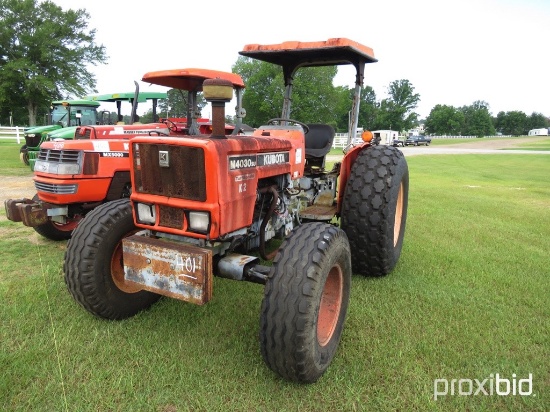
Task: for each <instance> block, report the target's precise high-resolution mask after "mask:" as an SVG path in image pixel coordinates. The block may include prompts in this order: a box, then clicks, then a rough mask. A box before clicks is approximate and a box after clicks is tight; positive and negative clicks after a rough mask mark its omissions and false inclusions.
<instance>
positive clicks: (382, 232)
mask: <svg viewBox="0 0 550 412" xmlns="http://www.w3.org/2000/svg"><path fill="white" fill-rule="evenodd" d="M240 54H241V55H244V56H248V57H251V58H255V59H259V60H263V61H267V62H270V63H274V64H278V65H280V66H281V67H282V70H283V73H284V80H285V86H286V90H285V96H284V105H283V110H282V115H281V117H280V118H277V119H271V120H269V121H268V122H267V123H266V124H265V125H264V126H261V127H259V128H258V129H256V130H255V131H254V133H253V134H252V135H231V136H227V135H225V133H224V117H225V112H224V105H225V103H226V102H228V101H229V100H230V99H231V97H232V95H231V85H230V84H229V83H227V82H225V81H223V80H220V79H210V80H206V81H205V82H204V86H203V90H204V97H205V99H206V100H207V101H210V102H211V103H212V114H213V119H212V127H213V130H212V134H209V135H196V136H189V137H178V138H176V137H165V136H147V137H145V136H140V137H135V138H133V139H132V140H131V142H130V143H131V144H130V146H131V147H130V160H131V178H132V194H131V196H130V199H121V200H116V201H113V202H109V203H106V204H104V205H102V206H100V207H98V208H96V209H95V210H94V211H93V212H91V213H90V214H89V215H88V216H86V218H85V219H84V220H83V221H82V223H81V224H80V225H79V226H78V228H77V229H76V230H75V232H74V235H73V237H72V239H71V240H70V242H69V244H68V247H67V253H66V257H65V263H64V271H65V281H66V283H67V286H68V289H69V291H70V293H71V294H72V295H73V297H74V298H75V300H76V301H77V302H78V303H80V304H81V305H82V306H83V307H84V308H85V309H86V310H88V311H89V312H91V313H92V314H94V315H96V316H99V317H103V318H107V319H123V318H127V317H130V316H133V315H135V314H136V313H138V312H139V311H141V310H143V309H145V308H147V307H149V306H150V305H152V304H153V303H154V302H155V301H157V300H158V299H159V297H160V296H161V295H164V296H169V297H173V298H177V299H181V300H183V301H187V302H191V303H195V304H199V305H202V304H205V303H207V302H208V301H209V300H210V299H211V298H212V284H213V276H221V277H225V278H230V279H234V280H245V281H251V282H257V283H261V284H265V288H264V298H263V303H262V308H261V314H260V348H261V354H262V356H263V359H264V361H265V362H266V364H267V365H268V366H269V367H270V368H271V369H272V370H273V371H274V372H275V373H277V374H278V375H280V376H281V377H283V378H285V379H288V380H291V381H296V382H305V383H311V382H315V381H316V380H317V379H319V377H321V376H322V374H323V373H324V372H325V370H326V368H327V367H328V366H329V364H330V363H331V361H332V359H333V357H334V355H335V353H336V350H337V347H338V344H339V341H340V337H341V333H342V328H343V326H344V320H345V317H346V312H347V307H348V301H349V296H350V285H351V276H352V272H353V273H355V274H359V275H365V276H383V275H386V274H388V273H389V272H390V271H391V270H392V269H393V268H394V267H395V265H396V263H397V261H398V259H399V256H400V253H401V248H402V245H403V237H404V232H405V222H406V216H407V200H408V190H409V174H408V166H407V162H406V160H405V157H404V156H403V154H402V153H401V151H399V150H398V149H396V148H394V147H391V146H386V145H379V144H377V142H375V141H372V140H371V139H372V134H371V133H368V132H365V133H364V140H365V142H364V143H362V144H360V145H357V146H353V147H352V146H351V145H349V146H348V148H347V150H346V154H345V156H344V158H343V160H342V162H338V163H336V164H335V165H334V167H333V168H332V169H331V170H325V158H326V155H327V153H328V152H329V150H330V149H331V147H332V141H333V138H334V130H333V128H332V127H330V126H328V125H325V124H304V123H302V122H300V121H298V120H294V119H292V118H291V116H290V106H291V96H292V79H293V75H294V73H295V71H296V70H298V69H299V68H301V67H310V66H324V65H342V64H352V65H353V66H355V68H356V77H355V80H356V81H355V96H354V100H353V104H352V112H351V130H350V134H349V136H355V132H356V129H357V120H358V113H359V102H360V99H359V96H360V91H361V87H362V83H363V75H364V68H365V64H366V63H373V62H376V59H375V58H374V54H373V51H372V49H370V48H368V47H366V46H363V45H361V44H359V43H356V42H354V41H351V40H348V39H344V38H337V39H329V40H328V41H321V42H307V43H300V42H286V43H281V44H273V45H258V44H251V45H247V46H245V48H244V50H242V51H241V52H240ZM272 239H281V242H280V245H279V246H278V247H276V244H275V247H276V249H275V250H274V251H271V252H270V249H271V248H273V246H272V244H274V243H275V242H270V240H272ZM262 259H263V260H264V261H265V260H267V261H271V260H272V265H271V266H270V265H266V264H265V263H264V262H263V261H262Z"/></svg>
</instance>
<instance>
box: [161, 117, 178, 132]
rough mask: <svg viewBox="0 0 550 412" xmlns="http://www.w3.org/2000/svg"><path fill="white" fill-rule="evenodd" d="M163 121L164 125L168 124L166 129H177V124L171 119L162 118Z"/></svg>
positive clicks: (173, 130) (175, 130) (174, 130)
mask: <svg viewBox="0 0 550 412" xmlns="http://www.w3.org/2000/svg"><path fill="white" fill-rule="evenodd" d="M163 123H166V125H167V126H168V130H170V131H171V132H174V133H175V132H177V131H178V125H177V124H176V123H174V122H173V121H172V120H170V119H164V121H163Z"/></svg>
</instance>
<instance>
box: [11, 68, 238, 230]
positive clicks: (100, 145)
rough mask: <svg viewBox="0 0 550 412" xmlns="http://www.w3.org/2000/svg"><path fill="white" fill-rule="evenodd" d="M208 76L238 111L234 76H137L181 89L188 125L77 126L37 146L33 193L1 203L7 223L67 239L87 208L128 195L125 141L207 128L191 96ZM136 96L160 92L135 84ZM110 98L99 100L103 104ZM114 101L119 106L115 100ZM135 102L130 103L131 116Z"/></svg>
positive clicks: (184, 72) (198, 72)
mask: <svg viewBox="0 0 550 412" xmlns="http://www.w3.org/2000/svg"><path fill="white" fill-rule="evenodd" d="M214 77H215V78H218V79H226V80H227V81H229V82H230V83H231V84H232V86H233V87H234V88H235V93H236V94H237V107H238V108H240V107H241V98H240V96H241V94H242V90H243V88H244V83H243V81H242V79H241V77H240V76H239V75H237V74H234V73H227V72H221V71H217V70H208V69H178V70H169V71H163V72H151V73H147V74H146V75H145V76H144V77H143V81H146V82H149V83H153V84H159V85H163V86H168V87H174V88H178V89H180V90H182V91H187V93H188V100H187V102H188V110H187V111H188V113H189V115H188V119H189V121H187V119H186V118H184V119H170V118H168V119H163V122H160V123H151V124H138V123H135V124H131V125H109V126H80V127H78V128H76V131H75V132H74V139H71V140H63V139H56V140H52V141H45V142H44V143H42V144H41V145H40V151H39V152H38V155H37V156H36V163H35V164H34V178H33V180H34V184H35V187H36V191H37V193H36V195H35V196H34V197H33V198H32V199H27V198H20V199H8V200H6V201H5V202H4V204H5V209H6V216H7V217H8V219H9V220H12V221H14V222H22V223H23V224H24V225H26V226H30V227H32V228H34V230H35V231H36V232H37V233H39V234H40V235H41V236H44V237H46V238H48V239H50V240H67V239H69V238H70V237H71V236H72V232H73V230H74V229H75V228H76V226H77V225H78V224H79V222H80V221H81V219H82V218H83V217H84V216H85V215H86V214H87V213H88V212H90V211H91V210H92V209H93V208H95V207H97V206H98V205H100V204H102V203H105V202H109V201H111V200H115V199H121V198H127V197H129V196H130V192H131V187H130V158H129V154H128V152H129V146H130V144H129V139H130V138H131V137H134V136H139V135H146V136H147V135H155V136H159V135H163V136H168V135H171V136H185V135H189V134H191V135H192V134H199V133H200V131H201V130H208V129H211V122H210V120H209V119H203V118H200V117H199V116H200V112H199V111H198V110H197V106H196V96H197V93H199V92H200V91H202V83H203V82H204V80H206V79H211V78H214ZM140 95H143V96H144V98H147V97H149V96H151V95H152V96H159V95H161V94H160V93H155V94H152V93H142V94H139V88H138V85H137V83H136V93H135V96H136V97H137V96H140ZM110 96H111V95H109V96H107V95H105V96H99V98H103V100H106V99H107V97H110ZM117 96H118V95H117ZM116 99H119V102H120V97H117V98H116ZM138 100H139V98H134V99H133V108H132V116H131V117H132V118H135V114H136V108H137V102H138ZM155 103H156V101H155ZM154 107H155V106H153V108H154ZM119 113H120V111H119ZM153 114H155V109H154V110H153ZM176 121H177V122H176ZM234 131H236V128H235V126H232V125H227V127H226V131H225V132H226V133H227V134H231V133H233V132H234Z"/></svg>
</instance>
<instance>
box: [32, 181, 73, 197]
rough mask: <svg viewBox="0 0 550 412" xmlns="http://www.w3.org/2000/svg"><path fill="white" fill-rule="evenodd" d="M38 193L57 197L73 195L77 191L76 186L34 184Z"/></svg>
mask: <svg viewBox="0 0 550 412" xmlns="http://www.w3.org/2000/svg"><path fill="white" fill-rule="evenodd" d="M34 187H36V190H37V191H38V192H46V193H53V194H59V195H73V194H75V193H76V191H77V190H78V185H56V184H50V183H42V182H34Z"/></svg>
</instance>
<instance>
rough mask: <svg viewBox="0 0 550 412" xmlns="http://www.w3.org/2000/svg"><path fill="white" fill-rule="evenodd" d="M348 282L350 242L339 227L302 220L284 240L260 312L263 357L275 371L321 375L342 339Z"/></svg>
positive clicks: (302, 378)
mask: <svg viewBox="0 0 550 412" xmlns="http://www.w3.org/2000/svg"><path fill="white" fill-rule="evenodd" d="M350 285H351V255H350V247H349V243H348V239H347V237H346V234H345V233H344V232H343V231H342V230H341V229H339V228H337V227H335V226H333V225H330V224H326V223H319V222H316V223H305V224H303V225H301V226H299V227H298V228H297V229H296V230H295V231H294V232H293V233H292V234H291V235H290V236H289V237H288V238H287V239H285V240H284V241H283V243H282V244H281V247H280V248H279V251H278V253H277V256H276V257H275V259H274V261H273V266H272V270H271V273H270V275H269V278H268V281H267V284H266V287H265V292H264V299H263V302H262V310H261V317H260V346H261V353H262V357H263V359H264V361H265V362H266V364H267V365H268V366H269V367H270V368H271V369H272V370H273V371H274V372H275V373H277V374H278V375H279V376H281V377H283V378H285V379H288V380H291V381H295V382H300V383H312V382H315V381H317V380H318V379H319V378H320V377H321V376H322V375H323V373H324V372H325V370H326V369H327V368H328V366H329V365H330V363H331V361H332V359H333V357H334V355H335V353H336V350H337V348H338V344H339V342H340V337H341V334H342V329H343V326H344V321H345V317H346V312H347V307H348V302H349V294H350Z"/></svg>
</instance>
